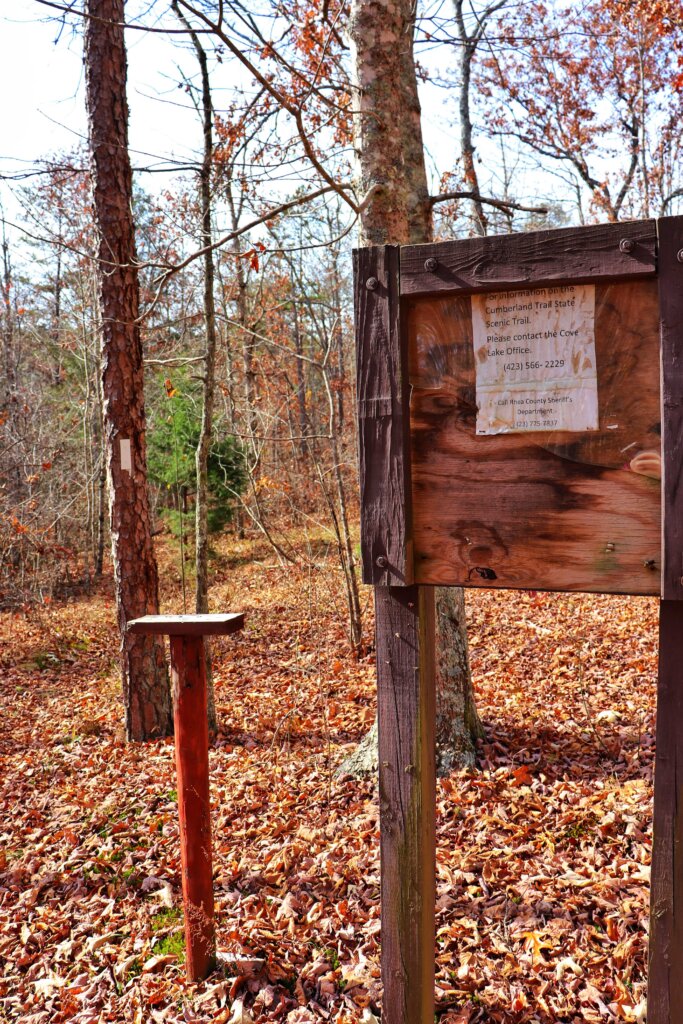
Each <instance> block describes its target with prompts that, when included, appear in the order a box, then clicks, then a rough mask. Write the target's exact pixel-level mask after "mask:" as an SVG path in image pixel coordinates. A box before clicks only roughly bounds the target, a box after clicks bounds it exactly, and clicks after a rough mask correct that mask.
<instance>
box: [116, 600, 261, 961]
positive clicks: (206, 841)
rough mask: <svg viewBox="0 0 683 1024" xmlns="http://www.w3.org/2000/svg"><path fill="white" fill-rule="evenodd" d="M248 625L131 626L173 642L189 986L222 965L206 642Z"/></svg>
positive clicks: (139, 622) (156, 619)
mask: <svg viewBox="0 0 683 1024" xmlns="http://www.w3.org/2000/svg"><path fill="white" fill-rule="evenodd" d="M243 624H244V616H243V615H146V616H145V617H144V618H141V619H135V620H134V621H133V622H129V623H128V630H129V632H133V633H165V634H167V635H168V636H169V637H170V640H171V679H172V681H173V708H174V725H175V754H176V771H177V775H178V817H179V819H180V858H181V863H182V874H183V907H184V911H185V955H186V971H187V978H188V981H201V980H202V979H203V978H206V977H207V976H208V975H209V974H210V973H211V971H212V970H213V967H214V966H215V962H216V927H215V919H214V904H213V878H212V862H211V807H210V802H209V729H208V720H207V690H206V654H205V650H204V637H205V636H207V635H210V634H215V633H234V632H235V631H236V630H238V629H241V628H242V626H243Z"/></svg>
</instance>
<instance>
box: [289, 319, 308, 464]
mask: <svg viewBox="0 0 683 1024" xmlns="http://www.w3.org/2000/svg"><path fill="white" fill-rule="evenodd" d="M292 306H293V318H294V349H295V352H296V402H297V407H298V412H299V435H300V440H299V452H300V453H301V458H302V460H305V459H306V458H307V457H308V441H307V440H306V435H307V434H308V433H309V423H308V409H307V408H306V374H305V370H304V344H303V338H302V337H301V323H300V320H299V306H298V304H297V302H296V300H295V301H294V302H293V303H292Z"/></svg>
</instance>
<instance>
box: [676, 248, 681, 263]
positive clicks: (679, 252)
mask: <svg viewBox="0 0 683 1024" xmlns="http://www.w3.org/2000/svg"><path fill="white" fill-rule="evenodd" d="M676 259H677V260H678V262H679V263H683V249H679V250H678V252H677V253H676Z"/></svg>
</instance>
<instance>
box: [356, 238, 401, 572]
mask: <svg viewBox="0 0 683 1024" xmlns="http://www.w3.org/2000/svg"><path fill="white" fill-rule="evenodd" d="M398 272H399V249H398V246H390V245H388V246H384V247H376V248H369V249H357V250H355V251H354V294H355V303H354V306H355V316H356V369H357V382H358V389H357V399H358V443H359V452H360V494H361V554H362V561H363V581H364V582H365V583H375V584H378V585H382V586H385V585H394V586H397V585H398V586H400V585H402V584H409V583H411V582H412V547H411V508H410V444H409V434H408V430H409V423H408V372H407V357H406V347H405V342H404V338H403V337H402V336H401V333H400V331H399V305H400V297H399V286H398ZM372 279H374V281H375V282H376V283H377V287H376V288H375V289H374V290H371V289H368V287H367V282H368V281H369V280H372Z"/></svg>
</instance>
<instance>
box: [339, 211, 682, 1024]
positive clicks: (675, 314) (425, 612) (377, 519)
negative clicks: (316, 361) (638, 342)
mask: <svg viewBox="0 0 683 1024" xmlns="http://www.w3.org/2000/svg"><path fill="white" fill-rule="evenodd" d="M354 272H355V312H356V346H357V380H358V407H359V447H360V488H361V552H362V561H363V579H364V581H365V582H366V583H372V584H374V585H375V605H376V613H377V614H376V649H377V671H378V705H379V750H380V811H381V817H380V823H381V840H380V843H381V862H382V978H383V984H384V993H385V995H384V1006H383V1021H384V1022H385V1024H432V1021H433V1012H434V1001H433V1000H434V993H433V981H434V908H433V891H434V877H435V836H434V831H435V826H434V806H433V793H434V758H433V751H434V657H433V644H434V602H433V588H431V587H429V586H415V585H413V583H412V581H413V579H414V574H413V566H412V510H411V477H410V471H411V467H410V412H409V384H408V368H407V343H406V333H405V329H404V326H403V323H402V318H401V301H402V298H405V297H407V298H414V297H416V296H433V297H442V296H444V295H445V294H447V293H463V292H482V291H499V290H504V289H508V288H519V287H526V286H528V287H535V286H538V287H541V286H543V285H550V284H558V285H559V284H570V283H571V284H574V283H577V284H578V283H585V282H597V281H601V282H605V281H624V280H629V279H637V278H647V277H651V278H652V277H656V278H657V280H658V285H659V304H660V327H661V367H662V386H661V396H662V457H663V465H664V470H663V480H662V498H663V500H662V536H663V543H662V598H663V600H662V602H661V605H660V654H659V687H658V714H657V759H656V768H655V798H654V845H653V859H652V883H651V929H650V950H649V992H648V1022H649V1024H681V1022H683V985H681V984H680V978H681V976H682V975H683V810H681V808H683V679H682V678H681V675H682V673H683V217H668V218H663V219H660V220H659V221H652V220H649V221H642V222H626V223H620V224H608V225H596V226H591V227H586V228H568V229H563V230H559V231H542V232H536V233H529V234H517V235H505V236H500V237H491V238H476V239H465V240H462V241H458V242H442V243H437V244H431V245H420V246H403V247H402V248H400V249H399V248H397V247H395V246H387V247H384V248H370V249H362V250H357V251H356V252H355V253H354ZM430 900H431V906H430Z"/></svg>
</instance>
